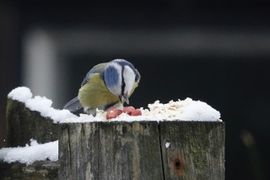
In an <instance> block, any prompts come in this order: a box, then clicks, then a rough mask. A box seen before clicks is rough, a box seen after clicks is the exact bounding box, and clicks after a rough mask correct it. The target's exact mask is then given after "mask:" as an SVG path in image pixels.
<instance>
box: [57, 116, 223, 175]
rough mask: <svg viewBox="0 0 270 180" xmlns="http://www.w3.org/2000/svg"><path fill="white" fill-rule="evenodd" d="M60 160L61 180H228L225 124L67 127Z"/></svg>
mask: <svg viewBox="0 0 270 180" xmlns="http://www.w3.org/2000/svg"><path fill="white" fill-rule="evenodd" d="M59 158H60V170H59V178H60V179H75V178H78V179H94V180H99V179H100V180H103V179H108V180H111V179H112V180H114V179H115V180H118V179H135V180H136V179H138V180H140V179H146V180H147V179H164V180H165V179H166V180H167V179H181V180H182V179H183V180H186V179H187V180H190V179H192V180H216V179H218V180H224V179H225V168H224V124H223V123H222V122H185V121H173V122H170V121H164V122H160V123H157V122H132V123H127V122H93V123H74V124H63V125H62V134H61V135H60V140H59Z"/></svg>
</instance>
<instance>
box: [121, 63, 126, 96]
mask: <svg viewBox="0 0 270 180" xmlns="http://www.w3.org/2000/svg"><path fill="white" fill-rule="evenodd" d="M121 75H122V86H121V95H124V91H125V88H126V83H125V80H124V66H122V73H121Z"/></svg>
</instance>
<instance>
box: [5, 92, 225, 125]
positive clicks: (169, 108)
mask: <svg viewBox="0 0 270 180" xmlns="http://www.w3.org/2000/svg"><path fill="white" fill-rule="evenodd" d="M8 97H9V98H11V99H14V100H18V101H20V102H23V103H25V105H26V107H28V108H29V109H31V110H33V111H38V112H40V113H41V115H42V116H44V117H49V118H51V119H52V120H53V121H54V123H83V122H99V121H105V122H114V121H127V122H132V121H221V120H220V112H219V111H217V110H215V109H214V108H212V107H211V106H210V105H208V104H207V103H205V102H202V101H195V100H192V99H191V98H186V99H185V100H177V101H170V102H168V103H165V104H163V103H160V101H155V102H154V103H153V104H149V105H148V108H147V109H144V108H140V110H141V112H142V115H141V116H129V115H128V114H125V113H122V114H121V115H120V116H118V117H116V118H114V119H110V120H107V119H106V112H104V111H102V110H97V113H96V116H93V115H87V114H80V115H79V116H77V115H75V114H73V113H71V112H70V111H68V110H65V109H63V110H59V109H54V108H53V107H52V101H51V100H49V99H47V98H46V97H41V96H35V97H32V93H31V90H30V89H29V88H27V87H18V88H15V89H14V90H12V91H11V92H10V93H9V94H8Z"/></svg>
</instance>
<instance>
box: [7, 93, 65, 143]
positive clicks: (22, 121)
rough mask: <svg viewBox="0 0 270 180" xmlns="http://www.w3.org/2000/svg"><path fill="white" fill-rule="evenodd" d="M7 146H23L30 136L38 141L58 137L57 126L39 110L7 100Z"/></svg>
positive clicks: (46, 140)
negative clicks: (32, 109)
mask: <svg viewBox="0 0 270 180" xmlns="http://www.w3.org/2000/svg"><path fill="white" fill-rule="evenodd" d="M6 121H7V146H9V147H16V146H25V144H26V143H29V140H30V139H31V138H33V139H36V140H37V141H38V142H39V143H45V142H50V141H55V140H57V139H58V135H59V130H60V129H59V126H58V125H57V124H53V120H51V119H49V118H45V117H43V116H41V115H40V113H39V112H36V111H31V110H30V109H28V108H27V107H25V104H24V103H21V102H19V101H16V100H12V99H9V98H8V100H7V108H6Z"/></svg>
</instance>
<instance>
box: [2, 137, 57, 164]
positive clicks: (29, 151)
mask: <svg viewBox="0 0 270 180" xmlns="http://www.w3.org/2000/svg"><path fill="white" fill-rule="evenodd" d="M47 159H48V160H50V161H57V160H58V141H53V142H48V143H45V144H39V143H37V141H36V140H33V139H31V142H30V145H28V144H26V146H25V147H15V148H2V149H0V160H2V161H4V162H7V163H13V162H20V163H23V164H27V165H29V164H32V163H33V162H34V161H41V160H47Z"/></svg>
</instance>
